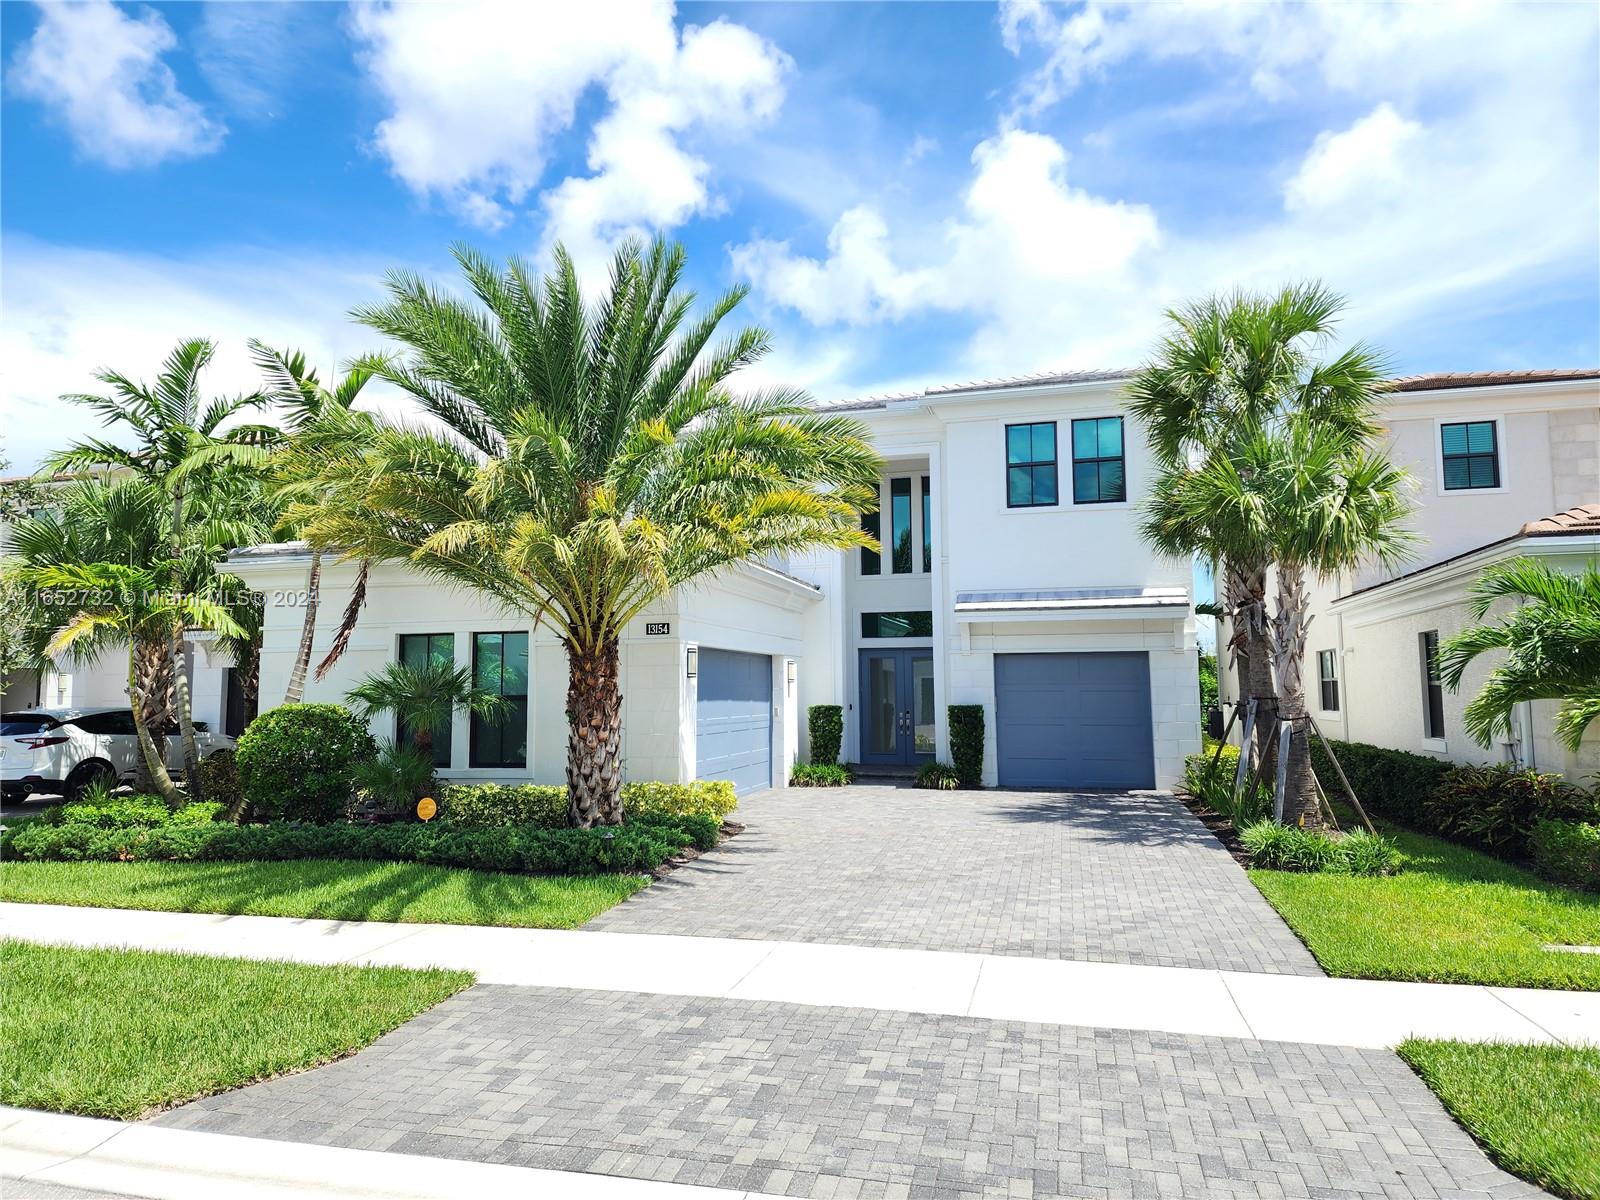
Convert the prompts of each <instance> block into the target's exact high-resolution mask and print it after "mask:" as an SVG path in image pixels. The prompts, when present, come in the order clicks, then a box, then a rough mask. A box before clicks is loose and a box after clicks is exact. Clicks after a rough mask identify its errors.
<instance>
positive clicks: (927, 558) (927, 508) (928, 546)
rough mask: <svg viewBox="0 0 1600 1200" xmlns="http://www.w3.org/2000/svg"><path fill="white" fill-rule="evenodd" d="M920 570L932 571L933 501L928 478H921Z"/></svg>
mask: <svg viewBox="0 0 1600 1200" xmlns="http://www.w3.org/2000/svg"><path fill="white" fill-rule="evenodd" d="M922 569H923V570H924V571H931V570H933V499H932V493H931V492H929V491H928V477H927V476H926V475H924V476H923V477H922Z"/></svg>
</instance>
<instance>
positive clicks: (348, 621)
mask: <svg viewBox="0 0 1600 1200" xmlns="http://www.w3.org/2000/svg"><path fill="white" fill-rule="evenodd" d="M371 569H372V560H371V559H370V558H363V559H362V560H361V565H360V566H359V567H357V568H356V584H355V586H354V587H353V588H351V589H350V603H348V604H346V605H345V606H344V616H342V617H340V618H339V628H338V629H336V630H335V631H334V634H333V645H331V646H329V647H328V653H327V654H326V655H325V656H324V657H323V659H322V661H321V662H319V663H318V664H317V678H318V679H321V678H322V677H323V676H324V675H326V674H327V673H328V672H329V671H330V670H332V668H333V664H334V663H336V662H338V661H339V659H340V658H341V657H343V655H344V652H345V651H346V650H348V649H349V648H350V635H351V634H352V633H354V632H355V630H356V618H357V617H359V616H360V615H361V606H362V605H363V604H365V603H366V602H367V574H368V572H369V571H371ZM308 653H309V651H308Z"/></svg>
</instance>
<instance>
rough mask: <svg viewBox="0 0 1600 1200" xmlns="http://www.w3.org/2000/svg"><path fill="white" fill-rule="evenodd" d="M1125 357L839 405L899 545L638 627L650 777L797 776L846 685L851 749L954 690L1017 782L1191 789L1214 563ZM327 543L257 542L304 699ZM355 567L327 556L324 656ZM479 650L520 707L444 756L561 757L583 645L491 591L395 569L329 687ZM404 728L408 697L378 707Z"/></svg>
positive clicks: (929, 729) (453, 738)
mask: <svg viewBox="0 0 1600 1200" xmlns="http://www.w3.org/2000/svg"><path fill="white" fill-rule="evenodd" d="M1124 378H1125V375H1123V374H1120V373H1105V372H1100V373H1084V374H1062V375H1050V376H1038V377H1032V378H1027V379H1018V380H1007V381H1000V382H993V383H980V384H971V385H963V386H959V387H941V388H929V389H927V390H926V391H923V392H920V393H916V394H913V395H905V396H895V397H888V398H881V399H871V400H862V401H854V402H850V403H847V404H841V405H834V406H831V408H830V411H848V412H850V413H851V415H852V416H855V417H857V418H859V419H860V420H862V421H863V422H864V423H865V424H866V425H867V426H868V428H869V429H870V430H871V433H872V437H873V440H874V442H875V444H876V446H877V448H878V450H879V452H880V454H881V455H882V456H883V458H884V459H885V462H886V467H885V471H884V476H883V479H882V481H881V497H880V500H881V503H880V508H879V511H878V512H877V513H876V514H872V515H870V516H869V517H868V518H867V523H868V527H869V528H870V529H872V530H874V531H875V532H876V533H877V534H878V536H879V537H880V538H881V541H882V550H881V552H877V553H874V552H867V551H857V552H853V553H849V554H841V553H838V552H834V551H829V552H826V553H818V554H814V555H811V556H808V557H804V558H797V559H795V560H793V561H789V562H782V563H772V564H766V565H749V566H744V567H740V568H737V569H734V570H731V571H728V572H725V573H723V574H722V575H720V576H718V577H716V578H712V579H708V580H705V581H703V582H700V583H698V584H696V585H694V586H691V587H688V588H684V589H680V591H679V592H677V593H676V594H674V595H672V596H670V597H668V598H667V599H665V600H664V601H662V602H661V603H660V604H658V605H657V606H656V607H655V609H654V610H653V611H651V612H649V613H646V614H644V615H643V616H642V617H640V618H639V619H638V620H637V621H635V622H634V623H633V625H632V626H631V627H630V628H629V629H628V631H627V633H626V635H625V637H624V640H623V647H622V692H623V697H624V699H623V709H624V711H623V716H624V721H623V754H624V757H625V768H626V771H627V773H628V775H629V777H631V778H636V779H680V780H681V779H694V778H727V779H731V780H733V781H734V782H735V783H736V784H737V785H738V786H739V788H740V789H741V790H742V791H752V790H757V789H760V788H764V787H769V786H776V787H781V786H783V785H784V784H785V782H786V781H787V779H788V773H789V768H790V767H791V766H792V764H793V763H794V762H795V761H796V760H797V759H802V758H804V757H805V755H806V754H807V752H808V747H807V746H806V745H805V739H806V732H805V716H804V714H805V710H806V709H807V707H808V706H810V705H813V704H839V705H842V706H843V707H844V710H845V742H844V750H843V754H844V757H845V758H846V759H847V760H850V761H855V762H860V763H863V764H868V765H877V766H880V767H884V768H893V767H900V766H904V767H914V766H915V765H917V764H918V763H921V762H925V761H929V760H932V759H934V758H938V759H940V760H944V761H948V760H949V758H950V746H949V734H948V730H947V729H946V720H945V708H946V706H947V705H949V704H978V705H981V706H982V707H983V710H984V715H985V726H986V738H985V755H986V758H985V765H984V779H985V782H986V783H988V784H991V785H995V784H998V785H1001V786H1013V787H1086V788H1087V787H1108V788H1152V787H1157V788H1166V787H1171V786H1172V785H1173V784H1175V783H1176V782H1177V781H1178V779H1179V778H1180V777H1181V774H1182V769H1183V758H1184V755H1185V754H1188V753H1191V752H1193V751H1195V750H1196V749H1198V744H1199V723H1200V712H1199V696H1198V685H1197V677H1196V662H1195V656H1196V648H1195V633H1194V617H1193V606H1192V603H1191V597H1190V594H1189V591H1190V579H1191V570H1190V567H1189V565H1188V564H1186V563H1175V562H1167V561H1164V560H1162V559H1160V558H1158V557H1157V556H1156V555H1154V554H1153V553H1152V552H1151V551H1150V550H1149V549H1148V548H1147V547H1145V545H1144V544H1143V543H1142V542H1141V541H1140V539H1139V536H1138V533H1137V529H1136V512H1135V505H1136V504H1137V502H1138V501H1139V499H1140V497H1141V495H1142V491H1143V489H1144V488H1145V487H1146V486H1147V485H1148V481H1149V479H1150V478H1151V468H1150V463H1149V456H1148V453H1147V451H1146V446H1145V440H1144V436H1143V433H1142V431H1141V429H1140V428H1139V427H1138V426H1137V424H1136V423H1135V422H1134V421H1133V420H1132V419H1131V418H1129V417H1127V416H1126V414H1125V412H1124V408H1123V400H1122V396H1121V384H1122V381H1123V379H1124ZM308 565H309V556H308V554H307V552H306V550H305V548H304V547H303V546H298V545H279V546H261V547H254V548H251V549H247V550H241V551H238V552H236V553H235V554H233V555H232V556H231V557H230V559H229V563H228V567H229V570H231V571H235V572H237V573H238V574H239V575H240V576H241V577H243V578H244V579H245V581H246V582H247V583H248V584H249V585H250V586H252V587H255V588H258V589H259V590H261V591H262V592H264V593H265V595H266V598H267V621H266V633H265V637H264V645H263V652H262V660H261V691H260V704H261V707H262V708H263V709H266V708H270V707H272V706H273V705H274V704H276V703H279V702H281V697H282V695H283V692H284V688H285V685H286V683H287V680H288V677H289V671H290V668H291V666H292V662H293V656H294V653H295V648H296V646H297V644H298V641H299V636H300V629H301V621H302V616H303V612H304V609H303V601H304V589H305V580H306V571H307V567H308ZM353 582H354V568H353V566H351V565H349V564H338V565H333V564H330V565H328V566H327V567H325V570H324V573H323V583H322V588H321V614H322V615H321V616H320V618H319V622H318V630H317V637H316V642H315V646H314V654H313V662H316V661H318V660H320V658H321V657H322V655H323V653H324V651H325V650H326V647H327V644H328V642H329V640H330V639H331V638H332V636H333V631H334V628H335V627H336V625H337V622H338V616H339V613H340V612H341V611H342V610H343V608H344V605H345V602H346V600H347V599H348V596H349V593H350V589H351V586H352V584H353ZM423 656H435V657H440V658H444V659H446V660H448V661H451V662H454V663H456V664H458V665H460V666H465V667H468V668H470V669H471V670H472V671H473V672H474V674H475V675H476V677H477V679H478V681H479V683H480V684H482V685H484V686H488V687H491V688H494V689H495V690H497V691H500V692H501V693H502V694H503V695H504V696H506V698H507V699H508V701H510V711H511V714H512V715H511V717H510V718H509V719H508V720H504V721H501V722H496V723H490V722H484V721H481V720H479V719H477V718H474V717H470V716H468V715H467V714H465V713H463V714H460V715H458V717H457V719H456V724H455V728H454V729H453V730H452V731H451V734H450V736H448V737H445V738H440V739H437V741H436V752H437V754H438V757H439V766H440V769H441V773H443V774H445V775H446V776H447V777H449V778H453V779H463V780H472V779H480V780H514V779H522V780H526V779H528V778H532V779H535V780H538V781H540V782H552V783H554V782H560V781H561V780H562V779H563V777H564V770H565V762H566V745H567V728H566V715H565V707H566V686H567V668H566V661H565V657H564V651H563V650H562V647H561V645H560V643H559V641H558V640H557V638H556V637H555V635H554V634H553V633H551V632H550V631H549V630H547V629H536V628H534V627H533V626H532V624H531V622H529V620H528V619H527V618H526V617H524V616H522V615H520V614H516V613H512V612H508V611H505V610H503V609H500V608H499V607H498V606H497V605H495V603H494V602H493V600H492V599H491V598H489V597H485V596H482V595H479V594H475V593H470V592H465V591H459V590H451V589H448V588H446V587H443V586H441V585H440V584H438V583H436V582H433V581H431V580H427V579H424V578H421V577H419V576H417V575H415V574H414V573H412V572H410V571H409V570H407V569H405V568H403V567H400V566H396V565H382V566H379V567H376V568H374V570H373V572H372V576H371V579H370V582H369V585H368V590H367V602H366V606H365V609H364V611H363V612H362V615H361V618H360V621H359V623H358V625H357V626H356V631H355V635H354V638H353V639H352V641H351V645H350V648H349V650H348V651H347V653H346V654H345V655H344V657H343V658H342V659H341V660H340V661H339V662H338V663H337V664H336V665H335V667H334V668H333V669H332V670H331V671H330V672H329V673H328V675H327V677H326V678H324V679H322V680H314V679H313V680H311V681H309V682H308V684H307V687H306V699H308V700H338V699H340V698H342V697H343V695H344V693H345V692H346V691H347V690H348V689H349V688H350V687H351V685H352V684H354V683H355V681H356V680H358V679H359V678H361V677H362V676H364V675H366V674H368V673H369V672H372V671H374V670H377V669H379V668H381V667H382V666H383V665H384V664H385V663H386V662H390V661H393V660H395V659H410V660H416V659H419V658H421V657H423ZM375 732H376V733H378V734H379V735H380V736H394V735H395V734H396V733H397V732H398V731H397V730H396V729H394V728H393V722H392V721H391V722H388V723H387V725H385V724H384V723H383V722H382V721H380V722H379V724H378V726H377V727H376V728H375Z"/></svg>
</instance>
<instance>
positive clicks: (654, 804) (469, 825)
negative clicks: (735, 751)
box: [438, 779, 739, 829]
mask: <svg viewBox="0 0 1600 1200" xmlns="http://www.w3.org/2000/svg"><path fill="white" fill-rule="evenodd" d="M438 801H439V818H440V820H444V821H449V822H451V823H452V824H454V825H456V826H458V827H460V828H463V829H499V828H503V827H505V826H508V825H536V826H538V827H539V828H541V829H565V828H566V827H567V789H566V788H565V787H563V786H561V785H559V784H539V783H519V784H505V783H452V784H447V785H446V786H445V787H443V788H441V789H440V792H439V797H438ZM738 803H739V798H738V796H737V795H736V794H735V793H734V790H733V784H731V783H729V782H728V781H727V780H726V779H701V780H696V781H695V782H693V783H654V782H648V781H640V782H637V783H625V784H623V785H622V812H623V819H624V820H626V821H634V820H636V819H638V818H655V819H675V818H679V817H696V818H700V817H703V818H706V819H707V820H710V821H712V822H713V823H714V824H715V825H720V824H721V823H722V821H723V819H724V818H725V817H726V816H727V815H728V814H729V813H731V812H732V811H733V810H734V808H735V807H736V806H737V805H738Z"/></svg>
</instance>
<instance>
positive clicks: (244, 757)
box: [237, 704, 378, 821]
mask: <svg viewBox="0 0 1600 1200" xmlns="http://www.w3.org/2000/svg"><path fill="white" fill-rule="evenodd" d="M377 753H378V746H377V743H376V742H374V741H373V740H372V735H371V734H370V733H368V732H367V727H366V726H365V725H363V724H362V723H361V722H360V721H358V720H356V718H355V717H354V716H353V715H351V713H350V710H349V709H347V708H345V707H343V706H342V705H339V704H285V705H282V706H281V707H279V708H273V709H269V710H268V711H266V712H264V713H262V714H261V715H260V716H258V717H257V718H256V719H255V720H254V721H251V722H250V727H249V728H248V729H246V730H245V731H244V733H242V734H241V735H240V736H239V750H238V754H237V761H238V767H239V783H240V786H241V787H242V788H243V790H244V796H245V803H246V806H247V815H248V817H249V819H250V820H253V821H282V820H288V821H337V820H339V819H341V818H342V817H343V816H344V815H345V812H346V810H347V809H348V808H349V807H350V798H351V795H352V794H353V792H354V790H355V774H356V768H357V766H358V765H359V764H361V763H364V762H371V761H372V759H373V758H375V757H376V756H377Z"/></svg>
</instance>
